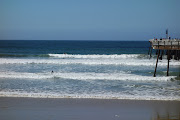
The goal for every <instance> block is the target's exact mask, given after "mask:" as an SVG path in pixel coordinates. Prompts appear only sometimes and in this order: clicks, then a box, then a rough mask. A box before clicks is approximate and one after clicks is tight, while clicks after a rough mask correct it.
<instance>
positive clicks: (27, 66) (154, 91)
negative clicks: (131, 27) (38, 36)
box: [0, 40, 180, 100]
mask: <svg viewBox="0 0 180 120" xmlns="http://www.w3.org/2000/svg"><path fill="white" fill-rule="evenodd" d="M148 47H149V42H148V41H53V40H51V41H50V40H49V41H43V40H41V41H38V40H34V41H30V40H22V41H21V40H1V41H0V68H1V69H0V96H11V97H13V96H15V97H52V98H54V97H55V98H100V99H141V100H147V99H148V100H149V99H155V100H161V99H163V100H180V81H179V80H178V79H177V76H178V75H179V71H180V62H179V61H175V60H171V61H170V76H169V77H167V76H166V69H167V60H166V59H163V60H161V61H159V63H158V69H157V77H153V72H154V67H155V63H156V56H155V55H153V57H152V58H151V59H149V56H148V55H147V53H148V49H149V48H148ZM154 52H155V51H154ZM165 57H166V56H164V58H165Z"/></svg>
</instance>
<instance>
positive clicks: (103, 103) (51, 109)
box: [0, 97, 180, 120]
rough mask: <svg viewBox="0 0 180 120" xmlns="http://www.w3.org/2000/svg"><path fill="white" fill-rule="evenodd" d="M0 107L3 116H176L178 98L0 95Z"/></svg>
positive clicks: (179, 109)
mask: <svg viewBox="0 0 180 120" xmlns="http://www.w3.org/2000/svg"><path fill="white" fill-rule="evenodd" d="M0 111H1V112H0V118H2V119H4V120H8V119H12V118H13V119H14V120H16V119H17V120H23V119H26V120H31V119H44V120H49V119H55V120H56V119H71V120H75V119H78V120H84V119H86V120H92V119H95V120H96V119H103V120H110V119H124V120H131V119H133V120H139V119H144V120H157V118H158V116H159V117H162V118H166V117H169V119H170V120H171V118H177V119H174V120H179V119H180V101H157V100H125V99H124V100H122V99H89V98H73V99H72V98H30V97H29V98H27V97H26V98H25V97H0ZM165 120H166V119H165Z"/></svg>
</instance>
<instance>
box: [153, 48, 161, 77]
mask: <svg viewBox="0 0 180 120" xmlns="http://www.w3.org/2000/svg"><path fill="white" fill-rule="evenodd" d="M159 54H160V50H158V56H157V60H156V67H155V70H154V77H156V69H157V64H158V59H159Z"/></svg>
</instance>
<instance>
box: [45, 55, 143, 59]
mask: <svg viewBox="0 0 180 120" xmlns="http://www.w3.org/2000/svg"><path fill="white" fill-rule="evenodd" d="M48 55H49V56H50V57H57V58H93V59H95V58H105V59H107V58H108V59H109V58H113V59H114V58H137V57H138V56H140V54H121V55H118V54H112V55H98V54H94V55H79V54H77V55H73V54H48Z"/></svg>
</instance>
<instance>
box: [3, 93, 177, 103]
mask: <svg viewBox="0 0 180 120" xmlns="http://www.w3.org/2000/svg"><path fill="white" fill-rule="evenodd" d="M0 97H32V98H91V99H122V100H123V99H129V100H163V101H164V100H165V101H166V100H167V101H169V100H176V101H180V97H179V96H160V95H156V96H152V95H141V94H139V95H126V94H115V93H113V94H112V93H108V94H107V93H106V94H86V93H84V94H58V93H51V92H49V93H47V92H46V93H42V92H39V93H32V92H31V93H28V92H25V91H24V92H23V91H21V92H17V91H0Z"/></svg>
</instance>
